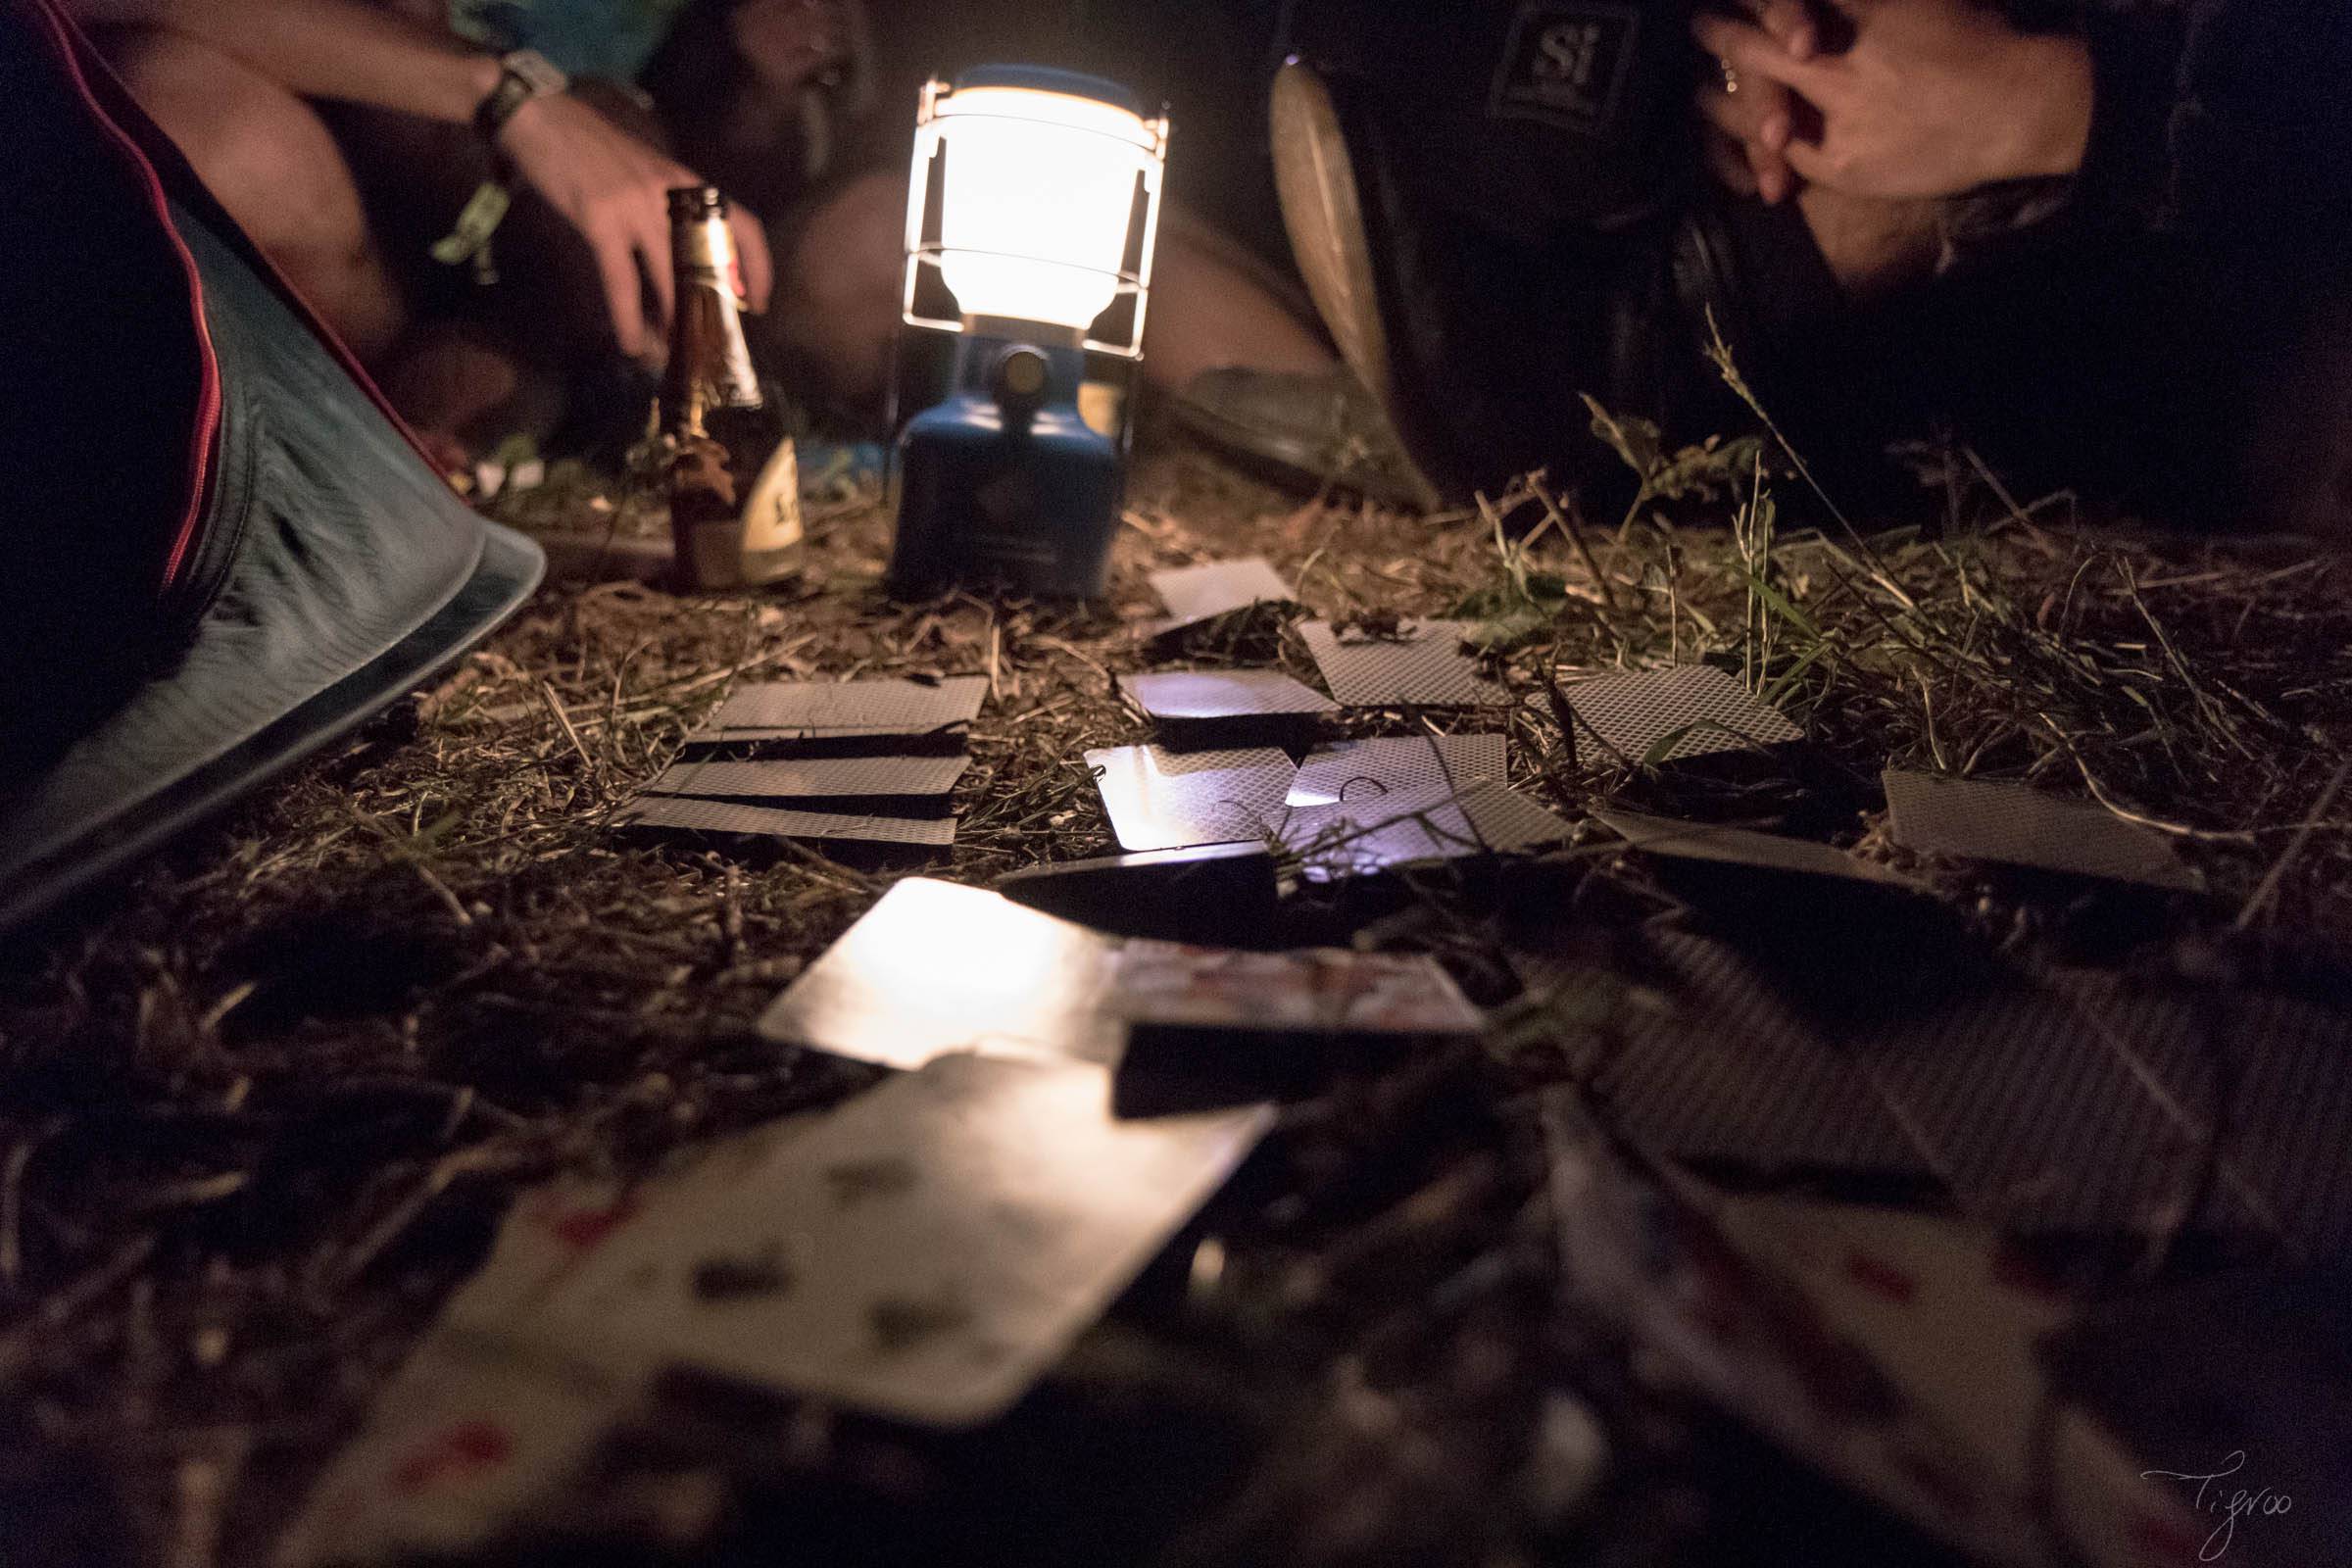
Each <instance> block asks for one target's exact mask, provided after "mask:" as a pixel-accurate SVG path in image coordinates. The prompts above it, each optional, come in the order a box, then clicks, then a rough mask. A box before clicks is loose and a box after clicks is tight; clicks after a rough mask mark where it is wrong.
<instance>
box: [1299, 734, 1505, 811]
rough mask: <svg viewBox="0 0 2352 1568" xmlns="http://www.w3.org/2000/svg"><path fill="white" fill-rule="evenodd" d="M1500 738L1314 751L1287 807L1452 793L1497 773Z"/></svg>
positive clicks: (1381, 741)
mask: <svg viewBox="0 0 2352 1568" xmlns="http://www.w3.org/2000/svg"><path fill="white" fill-rule="evenodd" d="M1503 760H1504V759H1503V739H1502V737H1501V736H1500V735H1384V736H1379V737H1376V738H1374V739H1372V740H1365V741H1340V742H1337V743H1335V744H1333V745H1330V746H1318V747H1316V748H1315V749H1314V750H1313V751H1312V752H1309V753H1308V754H1307V757H1306V760H1305V761H1304V762H1302V763H1301V764H1299V776H1298V777H1297V778H1296V779H1294V780H1293V781H1292V782H1291V796H1290V804H1291V805H1293V806H1330V805H1333V804H1334V803H1336V802H1340V801H1351V802H1354V803H1356V804H1358V805H1364V804H1369V803H1371V802H1373V801H1377V800H1383V799H1386V798H1387V797H1389V796H1392V795H1415V794H1421V793H1425V792H1427V791H1430V790H1444V791H1458V790H1461V789H1465V788H1467V787H1468V786H1469V785H1470V784H1472V783H1473V782H1475V781H1476V780H1479V779H1482V778H1491V779H1499V778H1501V777H1502V774H1503Z"/></svg>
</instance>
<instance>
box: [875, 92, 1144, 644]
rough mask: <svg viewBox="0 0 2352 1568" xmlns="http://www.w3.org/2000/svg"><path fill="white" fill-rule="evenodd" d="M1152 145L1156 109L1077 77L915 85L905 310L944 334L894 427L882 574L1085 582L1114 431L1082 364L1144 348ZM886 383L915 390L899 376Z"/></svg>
mask: <svg viewBox="0 0 2352 1568" xmlns="http://www.w3.org/2000/svg"><path fill="white" fill-rule="evenodd" d="M1167 141H1168V123H1167V119H1166V117H1165V115H1162V116H1159V117H1158V118H1147V117H1146V116H1145V114H1144V111H1143V109H1142V106H1141V105H1140V104H1139V103H1138V102H1137V101H1136V99H1135V98H1134V96H1133V95H1132V94H1130V93H1128V92H1127V91H1126V90H1125V89H1124V88H1122V87H1120V86H1118V85H1117V84H1115V83H1113V82H1108V81H1103V80H1101V79H1099V78H1096V77H1093V76H1081V75H1075V74H1072V73H1068V72H1061V71H1048V70H1043V69H1039V68H1034V67H1022V66H991V67H986V68H983V69H980V70H976V71H970V72H966V73H963V74H962V75H961V76H959V77H958V78H957V79H956V84H955V86H954V87H952V88H951V87H948V86H946V85H945V84H943V83H941V82H938V81H933V82H931V83H929V84H928V85H926V86H925V87H924V88H923V92H922V100H921V107H920V110H919V112H918V116H917V119H916V122H915V140H914V169H913V174H912V177H911V179H910V180H909V185H908V191H907V280H906V298H905V310H904V318H903V319H904V321H905V324H906V328H907V330H908V331H910V332H919V333H936V334H943V335H946V336H947V337H949V338H951V339H952V343H951V345H950V351H949V352H948V353H947V354H946V355H945V358H946V360H947V361H948V362H949V364H950V366H951V367H952V368H951V370H950V372H949V374H948V375H947V376H946V377H945V378H944V390H945V396H944V397H942V398H941V399H940V400H939V401H937V402H934V403H932V404H931V405H930V406H929V407H927V408H924V409H923V410H922V411H921V412H920V413H918V414H916V415H915V416H914V417H912V418H911V419H909V420H907V424H906V427H905V429H904V430H903V431H902V432H901V434H900V436H899V442H898V450H897V461H896V465H895V468H894V473H893V479H894V488H895V490H896V494H897V512H898V538H897V544H896V547H895V550H894V554H893V557H892V562H891V575H892V579H893V582H894V584H895V585H896V586H899V587H901V588H906V589H912V590H916V591H924V590H930V589H936V588H940V587H944V586H947V585H949V584H952V583H972V584H980V585H986V586H991V587H998V588H1003V589H1006V590H1009V591H1012V592H1015V593H1021V594H1028V595H1032V596H1036V597H1041V598H1089V597H1092V596H1094V595H1096V594H1099V593H1101V592H1102V591H1103V584H1104V580H1105V577H1106V574H1107V571H1108V567H1109V557H1110V543H1111V539H1112V537H1113V536H1114V535H1115V534H1116V532H1117V530H1118V517H1119V505H1120V501H1121V499H1122V497H1123V495H1124V491H1125V479H1126V455H1127V443H1126V434H1125V426H1124V421H1123V420H1121V421H1118V422H1115V423H1110V427H1108V428H1100V429H1099V428H1096V427H1095V426H1094V425H1092V424H1090V423H1089V422H1088V421H1087V420H1086V418H1084V417H1082V416H1081V414H1080V411H1079V400H1080V394H1081V390H1082V388H1084V387H1085V386H1086V383H1087V380H1088V370H1089V365H1090V363H1106V364H1108V365H1110V366H1112V367H1115V368H1124V369H1127V370H1129V371H1132V368H1133V364H1134V362H1136V361H1139V360H1141V359H1142V357H1143V337H1144V313H1145V306H1146V304H1147V302H1148V300H1149V296H1150V293H1151V284H1152V245H1153V241H1154V238H1155V235H1156V232H1157V229H1158V222H1159V187H1160V175H1161V172H1162V169H1163V168H1164V166H1165V162H1166V156H1167ZM1121 362H1125V364H1124V366H1122V365H1121ZM907 363H908V357H907V355H905V354H902V355H901V356H900V365H901V366H902V371H901V384H900V385H899V386H898V388H897V389H896V393H897V396H898V397H899V399H900V400H901V406H902V407H904V406H906V405H907V403H910V402H914V401H917V400H918V399H922V400H924V401H927V398H923V395H922V389H918V388H912V387H909V386H907V384H906V373H905V370H904V367H905V366H906V365H907ZM1099 422H1105V423H1109V421H1099Z"/></svg>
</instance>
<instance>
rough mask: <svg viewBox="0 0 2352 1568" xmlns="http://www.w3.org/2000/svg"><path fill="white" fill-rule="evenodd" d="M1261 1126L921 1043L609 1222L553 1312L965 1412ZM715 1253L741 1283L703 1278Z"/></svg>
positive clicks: (615, 1337) (689, 1360)
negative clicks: (691, 1198)
mask: <svg viewBox="0 0 2352 1568" xmlns="http://www.w3.org/2000/svg"><path fill="white" fill-rule="evenodd" d="M1271 1120H1272V1113H1271V1111H1270V1110H1269V1109H1268V1108H1266V1107H1263V1106H1252V1107H1247V1108H1243V1109H1240V1110H1228V1111H1218V1112H1213V1113H1208V1114H1201V1115H1186V1116H1170V1117H1161V1118H1157V1119H1154V1120H1151V1121H1122V1120H1119V1119H1118V1118H1116V1117H1115V1116H1113V1114H1112V1113H1111V1103H1110V1074H1109V1073H1108V1071H1107V1070H1105V1069H1104V1068H1102V1067H1099V1066H1094V1065H1091V1064H1087V1063H1081V1062H1019V1061H1003V1060H992V1059H989V1058H986V1057H980V1056H971V1055H953V1056H946V1057H942V1058H940V1059H939V1060H936V1061H933V1062H932V1063H930V1064H929V1065H928V1066H926V1067H924V1068H922V1069H921V1070H920V1071H917V1072H912V1073H907V1074H904V1075H902V1076H899V1077H896V1078H892V1079H890V1080H888V1081H886V1082H884V1083H883V1084H881V1085H880V1086H879V1087H877V1088H874V1089H872V1090H869V1091H867V1092H866V1093H864V1094H862V1095H859V1096H858V1098H856V1099H855V1100H852V1101H850V1102H849V1103H847V1104H845V1105H843V1106H842V1107H841V1108H840V1109H839V1110H837V1111H835V1112H834V1113H833V1114H831V1115H830V1116H828V1117H827V1118H825V1119H824V1120H823V1121H821V1122H819V1123H817V1124H816V1125H814V1126H812V1127H810V1128H809V1129H808V1131H807V1132H806V1133H804V1134H803V1135H802V1136H800V1137H798V1138H795V1139H793V1140H792V1141H791V1142H790V1143H788V1144H786V1145H784V1146H783V1147H782V1148H781V1149H780V1150H779V1151H778V1153H777V1157H776V1158H775V1160H774V1161H773V1162H772V1163H770V1164H768V1165H766V1166H765V1167H763V1168H761V1169H760V1170H758V1171H757V1172H754V1173H752V1174H751V1175H750V1176H749V1177H747V1179H746V1180H745V1181H744V1182H743V1183H742V1185H741V1186H739V1187H738V1188H736V1189H735V1190H733V1191H732V1192H730V1193H728V1194H726V1195H724V1197H723V1199H721V1200H719V1201H706V1202H702V1203H698V1204H696V1205H694V1206H693V1207H692V1208H691V1209H688V1210H682V1211H678V1212H674V1213H667V1214H664V1215H663V1216H662V1218H663V1220H664V1223H662V1224H661V1225H659V1226H651V1225H649V1226H647V1227H643V1228H640V1229H633V1230H632V1231H631V1232H630V1234H629V1235H627V1236H625V1237H621V1238H616V1239H615V1240H614V1241H613V1243H611V1244H609V1245H608V1246H607V1247H606V1248H605V1249H603V1250H600V1252H599V1253H598V1254H597V1256H596V1258H595V1259H594V1260H593V1261H592V1262H591V1263H590V1264H589V1265H588V1267H587V1269H586V1270H585V1271H584V1273H583V1276H582V1278H581V1280H580V1281H579V1285H578V1289H577V1290H576V1291H572V1292H567V1293H566V1294H565V1298H564V1320H565V1323H566V1325H567V1327H568V1328H569V1329H570V1330H571V1332H572V1333H573V1334H575V1335H576V1336H577V1337H578V1339H579V1340H580V1341H581V1342H582V1343H584V1344H589V1345H597V1346H601V1345H606V1344H617V1345H621V1346H625V1347H627V1348H629V1349H630V1350H631V1351H633V1352H636V1353H642V1354H646V1355H650V1356H655V1357H659V1358H660V1359H662V1360H663V1361H665V1362H668V1363H670V1364H673V1365H677V1366H681V1367H686V1368H692V1369H696V1370H699V1371H701V1372H704V1373H708V1374H713V1375H717V1376H720V1377H726V1378H730V1379H735V1380H740V1381H742V1382H746V1383H750V1384H755V1385H759V1386H762V1387H767V1388H772V1389H776V1390H779V1391H784V1392H789V1393H793V1394H798V1395H803V1396H806V1397H812V1398H817V1399H823V1400H828V1401H832V1402H837V1403H840V1404H845V1405H850V1406H853V1407H855V1408H858V1409H861V1410H867V1411H872V1412H874V1413H877V1414H880V1415H883V1416H887V1417H891V1418H894V1419H898V1420H904V1421H907V1422H911V1423H916V1424H920V1425H926V1426H936V1427H966V1426H971V1425H974V1424H976V1423H979V1422H983V1421H987V1420H990V1419H992V1418H993V1417H995V1416H998V1415H1000V1414H1002V1413H1003V1412H1004V1411H1005V1409H1006V1408H1008V1407H1009V1406H1010V1405H1012V1404H1013V1403H1014V1401H1016V1400H1017V1399H1019V1398H1020V1397H1021V1396H1022V1395H1023V1394H1024V1393H1026V1392H1027V1391H1028V1389H1029V1388H1030V1386H1031V1385H1032V1384H1033V1383H1034V1382H1035V1381H1036V1380H1037V1378H1038V1377H1039V1376H1040V1375H1042V1374H1043V1373H1044V1372H1045V1371H1047V1370H1048V1369H1049V1368H1050V1367H1051V1366H1052V1365H1053V1364H1054V1361H1055V1360H1056V1359H1058V1357H1059V1356H1060V1355H1061V1353H1062V1351H1063V1350H1064V1349H1065V1348H1067V1347H1068V1345H1069V1343H1070V1342H1071V1341H1072V1340H1073V1339H1074V1338H1076V1337H1077V1335H1078V1334H1079V1333H1080V1332H1081V1331H1082V1330H1083V1329H1084V1328H1085V1327H1086V1326H1087V1325H1088V1324H1089V1323H1091V1322H1092V1321H1093V1320H1094V1319H1095V1318H1096V1316H1097V1315H1099V1314H1100V1313H1101V1311H1102V1310H1103V1307H1104V1305H1105V1304H1107V1303H1108V1302H1109V1300H1110V1299H1112V1298H1113V1297H1114V1296H1115V1295H1117V1293H1118V1292H1119V1291H1120V1290H1121V1289H1123V1288H1124V1287H1125V1286H1126V1285H1127V1284H1128V1283H1129V1282H1130V1281H1131V1280H1132V1279H1133V1278H1134V1277H1135V1275H1136V1273H1137V1272H1138V1271H1139V1270H1140V1269H1141V1268H1142V1267H1143V1265H1144V1264H1145V1263H1146V1262H1148V1261H1150V1259H1151V1258H1152V1255H1153V1254H1154V1253H1156V1252H1157V1251H1158V1250H1160V1249H1161V1248H1162V1247H1164V1246H1165V1245H1166V1243H1167V1240H1168V1238H1169V1237H1170V1236H1171V1235H1173V1234H1174V1233H1175V1231H1176V1230H1177V1229H1178V1228H1179V1227H1180V1226H1182V1225H1183V1224H1184V1223H1185V1221H1186V1220H1187V1219H1189V1218H1190V1217H1191V1216H1192V1214H1193V1213H1194V1211H1195V1210H1196V1209H1198V1208H1199V1206H1200V1205H1201V1203H1202V1202H1203V1201H1206V1200H1207V1198H1208V1197H1209V1196H1210V1195H1211V1194H1213V1193H1214V1192H1215V1191H1216V1189H1217V1188H1218V1187H1219V1186H1220V1185H1221V1184H1222V1183H1223V1182H1224V1180H1225V1178H1226V1177H1227V1176H1228V1175H1229V1174H1231V1172H1232V1171H1233V1169H1234V1167H1235V1166H1236V1165H1237V1164H1239V1163H1240V1161H1241V1160H1242V1158H1243V1157H1244V1156H1245V1155H1246V1154H1248V1153H1249V1152H1250V1149H1251V1147H1252V1146H1254V1145H1255V1144H1256V1142H1257V1141H1258V1139H1259V1138H1260V1137H1262V1136H1263V1135H1264V1133H1265V1131H1266V1128H1267V1127H1268V1125H1269V1124H1270V1122H1271ZM744 1260H752V1262H753V1263H755V1264H756V1265H757V1267H756V1268H754V1269H749V1270H746V1269H744V1268H742V1267H741V1266H740V1265H742V1263H743V1261H744ZM714 1261H715V1262H718V1263H723V1264H726V1265H728V1270H727V1273H726V1278H727V1279H728V1281H729V1282H730V1283H732V1282H733V1281H735V1280H736V1279H737V1278H738V1277H739V1276H740V1277H742V1278H747V1279H748V1278H752V1277H753V1276H755V1275H756V1279H757V1284H758V1287H759V1288H757V1289H724V1290H714V1289H711V1279H712V1278H713V1275H712V1267H713V1263H714Z"/></svg>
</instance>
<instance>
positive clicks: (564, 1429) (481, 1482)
mask: <svg viewBox="0 0 2352 1568" xmlns="http://www.w3.org/2000/svg"><path fill="white" fill-rule="evenodd" d="M647 1382H648V1374H647V1372H646V1371H645V1370H644V1369H642V1368H641V1367H640V1366H639V1365H638V1364H637V1363H636V1361H635V1359H634V1358H633V1357H631V1356H629V1355H628V1354H627V1353H626V1352H625V1351H613V1352H600V1353H580V1354H573V1353H565V1352H563V1351H557V1350H553V1349H549V1348H544V1347H537V1348H535V1347H532V1346H530V1345H528V1344H527V1343H521V1342H512V1341H508V1340H503V1339H488V1338H483V1337H480V1336H474V1335H467V1334H463V1333H456V1332H448V1331H440V1330H436V1331H435V1332H434V1333H433V1334H432V1335H430V1336H428V1337H427V1339H426V1340H425V1341H424V1343H423V1344H422V1345H421V1346H419V1347H418V1348H417V1350H416V1352H415V1353H414V1354H412V1355H411V1356H410V1358H409V1359H408V1361H407V1362H406V1363H404V1364H403V1365H402V1367H401V1369H400V1371H399V1372H397V1373H395V1374H394V1375H393V1377H392V1380H391V1381H390V1382H389V1383H387V1384H386V1385H385V1386H384V1389H383V1391H382V1393H381V1394H379V1395H378V1396H377V1397H376V1402H375V1406H374V1410H373V1413H372V1414H371V1416H370V1417H369V1420H368V1425H367V1426H366V1428H365V1429H363V1430H362V1431H361V1433H360V1435H359V1436H358V1437H357V1438H355V1439H353V1440H352V1441H351V1442H350V1443H349V1444H347V1445H346V1446H344V1448H343V1450H342V1452H341V1453H339V1454H337V1455H336V1457H335V1460H334V1462H333V1463H332V1464H331V1465H329V1466H328V1467H327V1470H326V1473H325V1475H324V1476H322V1477H321V1478H320V1480H319V1484H318V1485H317V1487H316V1488H314V1489H313V1491H312V1494H311V1496H310V1498H309V1500H308V1501H307V1502H306V1503H305V1505H304V1507H303V1511H302V1513H301V1514H300V1515H299V1516H298V1517H297V1518H296V1520H295V1522H294V1523H293V1525H292V1526H290V1527H289V1528H288V1529H287V1531H286V1533H285V1534H284V1535H283V1536H282V1537H281V1538H279V1542H278V1545H277V1550H276V1555H275V1559H274V1560H275V1561H276V1562H277V1563H278V1564H279V1565H280V1568H315V1565H316V1568H324V1565H327V1564H340V1563H379V1562H380V1563H390V1562H396V1561H397V1562H410V1561H415V1560H417V1559H419V1558H423V1557H434V1558H457V1557H461V1556H467V1555H470V1554H472V1552H473V1551H475V1550H476V1549H477V1548H479V1547H480V1546H482V1545H483V1544H485V1543H486V1542H488V1541H489V1540H491V1539H492V1538H493V1537H495V1536H497V1535H498V1534H499V1533H501V1532H502V1531H504V1530H505V1529H507V1528H509V1527H510V1526H512V1525H513V1524H514V1523H515V1520H516V1519H517V1518H518V1517H520V1516H521V1515H522V1514H524V1513H525V1512H526V1511H527V1510H528V1509H529V1508H530V1507H531V1506H532V1505H533V1504H534V1503H536V1502H538V1501H539V1500H541V1499H543V1498H544V1497H546V1496H547V1495H549V1494H550V1493H552V1492H554V1491H555V1490H556V1489H558V1488H559V1487H561V1486H563V1485H564V1483H565V1482H566V1481H567V1480H568V1479H569V1478H570V1477H571V1476H573V1475H574V1474H575V1473H577V1472H578V1471H579V1469H580V1468H581V1467H582V1466H583V1465H584V1464H585V1463H586V1461H587V1460H588V1458H589V1456H590V1455H591V1454H592V1453H593V1452H594V1450H595V1448H596V1446H597V1445H598V1444H599V1443H600V1442H601V1441H602V1440H603V1439H604V1437H605V1436H606V1434H607V1433H609V1432H610V1431H611V1430H612V1429H613V1427H614V1426H615V1425H617V1424H618V1423H619V1422H620V1421H621V1420H623V1419H624V1418H625V1417H626V1416H627V1415H628V1414H629V1413H630V1412H631V1411H632V1410H634V1409H636V1408H638V1406H639V1403H640V1401H641V1399H642V1398H643V1397H644V1393H645V1389H646V1387H647Z"/></svg>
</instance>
